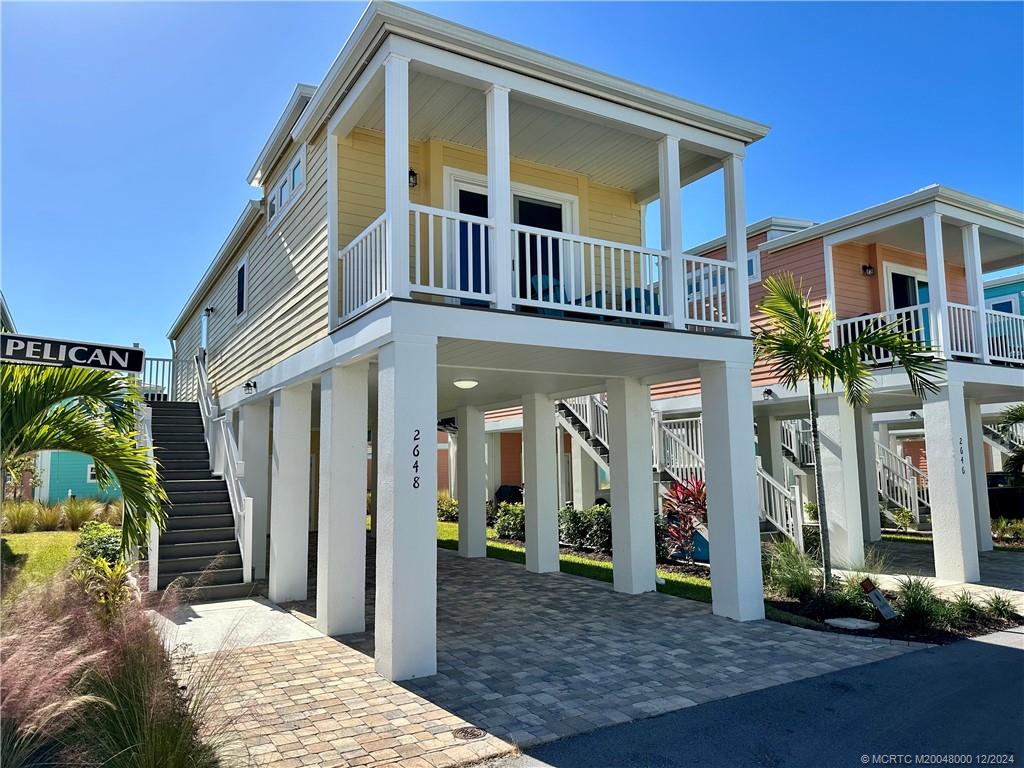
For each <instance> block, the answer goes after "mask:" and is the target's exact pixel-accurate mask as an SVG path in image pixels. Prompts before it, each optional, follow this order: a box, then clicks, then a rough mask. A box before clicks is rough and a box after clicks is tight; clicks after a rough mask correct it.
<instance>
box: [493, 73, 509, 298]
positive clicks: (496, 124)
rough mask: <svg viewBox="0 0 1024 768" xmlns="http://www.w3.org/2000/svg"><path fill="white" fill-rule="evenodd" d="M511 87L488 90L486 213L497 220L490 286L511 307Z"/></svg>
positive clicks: (496, 87)
mask: <svg viewBox="0 0 1024 768" xmlns="http://www.w3.org/2000/svg"><path fill="white" fill-rule="evenodd" d="M508 96H509V89H508V88H505V87H503V86H500V85H494V86H491V88H490V89H488V91H487V213H488V218H490V220H491V221H492V222H493V223H494V232H493V235H492V237H491V239H490V259H491V265H490V267H491V290H492V291H493V292H494V298H495V306H496V307H497V308H498V309H508V310H510V309H512V171H511V149H510V146H509V122H508V113H509V108H508Z"/></svg>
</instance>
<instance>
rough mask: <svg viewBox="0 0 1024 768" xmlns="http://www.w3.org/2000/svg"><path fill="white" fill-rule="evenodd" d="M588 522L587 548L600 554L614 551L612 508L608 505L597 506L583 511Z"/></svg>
mask: <svg viewBox="0 0 1024 768" xmlns="http://www.w3.org/2000/svg"><path fill="white" fill-rule="evenodd" d="M583 518H584V520H585V521H586V526H587V537H586V547H587V548H588V549H595V550H597V551H598V552H611V551H612V508H611V507H609V506H608V505H607V504H595V505H594V506H592V507H587V508H586V509H585V510H583Z"/></svg>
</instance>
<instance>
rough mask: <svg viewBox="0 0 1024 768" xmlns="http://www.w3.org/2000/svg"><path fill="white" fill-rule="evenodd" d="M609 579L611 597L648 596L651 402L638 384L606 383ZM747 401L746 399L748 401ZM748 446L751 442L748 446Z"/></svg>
mask: <svg viewBox="0 0 1024 768" xmlns="http://www.w3.org/2000/svg"><path fill="white" fill-rule="evenodd" d="M607 387H608V442H609V445H608V449H609V455H608V466H609V470H610V472H611V481H612V499H611V501H612V578H613V582H614V586H615V591H616V592H626V593H628V594H631V595H635V594H639V593H640V592H653V591H654V578H655V574H654V568H655V559H654V486H653V484H652V483H651V397H650V392H649V390H648V389H647V387H646V386H645V385H644V384H642V383H641V382H640V380H639V379H632V378H623V379H609V380H608V381H607ZM748 400H749V396H748ZM751 444H753V440H751Z"/></svg>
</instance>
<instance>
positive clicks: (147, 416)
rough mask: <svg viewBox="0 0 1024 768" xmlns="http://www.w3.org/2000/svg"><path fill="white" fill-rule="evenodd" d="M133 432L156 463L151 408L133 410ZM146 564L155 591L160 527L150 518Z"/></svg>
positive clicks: (158, 570) (158, 577)
mask: <svg viewBox="0 0 1024 768" xmlns="http://www.w3.org/2000/svg"><path fill="white" fill-rule="evenodd" d="M135 432H136V434H137V435H138V443H139V448H143V449H145V451H146V460H147V461H148V462H149V463H150V464H155V463H156V452H155V451H154V450H153V409H152V408H150V407H149V406H148V405H144V404H140V405H139V407H138V409H137V410H136V411H135ZM146 564H147V566H148V569H149V577H148V583H147V585H146V588H147V589H148V590H149V591H150V592H156V590H157V587H158V585H159V581H160V527H159V526H158V525H157V524H156V521H154V520H153V519H152V518H150V520H149V541H148V542H147V546H146Z"/></svg>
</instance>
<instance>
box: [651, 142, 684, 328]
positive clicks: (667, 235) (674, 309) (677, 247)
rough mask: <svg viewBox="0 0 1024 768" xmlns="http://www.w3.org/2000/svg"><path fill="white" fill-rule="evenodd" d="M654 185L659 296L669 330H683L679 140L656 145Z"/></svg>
mask: <svg viewBox="0 0 1024 768" xmlns="http://www.w3.org/2000/svg"><path fill="white" fill-rule="evenodd" d="M658 184H659V189H660V195H661V249H662V250H663V251H665V252H667V253H668V267H667V269H666V273H665V274H664V275H662V277H661V296H662V301H663V302H664V303H665V307H664V311H665V312H666V314H668V316H669V318H670V320H671V324H672V327H673V328H685V327H686V286H685V285H684V282H685V276H684V275H683V265H682V261H681V259H682V254H683V222H682V209H681V202H680V201H681V192H680V181H679V139H677V138H676V137H675V136H663V137H662V139H661V141H659V142H658Z"/></svg>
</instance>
